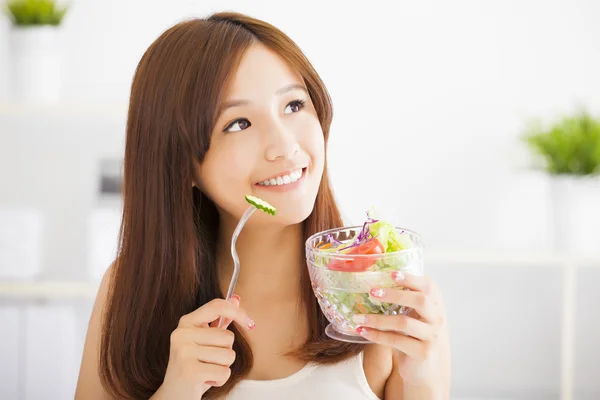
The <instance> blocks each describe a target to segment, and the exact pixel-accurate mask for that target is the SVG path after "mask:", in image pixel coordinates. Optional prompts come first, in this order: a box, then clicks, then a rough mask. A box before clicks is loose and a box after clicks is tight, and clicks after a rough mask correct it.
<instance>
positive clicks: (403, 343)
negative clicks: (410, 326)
mask: <svg viewBox="0 0 600 400" xmlns="http://www.w3.org/2000/svg"><path fill="white" fill-rule="evenodd" d="M357 332H358V333H359V334H360V335H361V336H363V337H364V338H366V339H368V340H369V341H371V342H373V343H377V344H381V345H383V346H388V347H392V348H394V349H396V350H399V351H401V352H403V353H404V354H406V355H407V356H409V357H411V358H414V359H418V360H425V359H427V357H429V352H430V348H431V347H430V342H425V341H421V340H418V339H415V338H413V337H410V336H405V335H403V334H401V333H397V332H384V331H379V330H377V329H372V328H365V327H362V326H361V327H360V328H358V329H357Z"/></svg>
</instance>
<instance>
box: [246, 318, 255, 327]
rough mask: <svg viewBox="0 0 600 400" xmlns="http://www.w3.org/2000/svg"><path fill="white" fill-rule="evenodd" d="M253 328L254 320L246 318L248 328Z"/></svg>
mask: <svg viewBox="0 0 600 400" xmlns="http://www.w3.org/2000/svg"><path fill="white" fill-rule="evenodd" d="M254 328H256V325H255V324H254V321H252V320H251V319H249V318H248V329H250V330H253V329H254Z"/></svg>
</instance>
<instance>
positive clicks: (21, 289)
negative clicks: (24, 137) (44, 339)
mask: <svg viewBox="0 0 600 400" xmlns="http://www.w3.org/2000/svg"><path fill="white" fill-rule="evenodd" d="M428 264H437V265H443V264H460V265H469V266H471V265H472V266H481V268H487V267H495V266H497V267H504V268H519V267H541V268H565V269H566V268H573V269H576V268H579V267H595V268H600V258H586V257H572V256H568V255H559V254H549V253H514V252H513V253H508V252H507V253H493V252H481V253H476V252H460V251H457V252H434V251H432V252H429V253H428V252H427V251H425V265H426V266H427V265H428ZM97 290H98V284H95V283H93V282H90V281H38V282H35V281H34V282H18V281H2V280H1V279H0V300H3V299H20V300H27V299H30V300H31V299H46V300H66V299H76V298H92V299H93V298H95V296H96V292H97Z"/></svg>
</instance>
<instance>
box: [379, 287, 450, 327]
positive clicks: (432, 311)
mask: <svg viewBox="0 0 600 400" xmlns="http://www.w3.org/2000/svg"><path fill="white" fill-rule="evenodd" d="M370 294H371V296H373V297H375V298H376V299H377V300H379V301H382V302H384V303H392V304H398V305H401V306H404V307H408V308H412V309H414V310H415V311H416V312H417V313H418V314H419V315H420V316H421V318H423V319H424V320H425V321H427V322H430V323H433V322H435V321H437V320H438V319H439V318H438V315H437V314H438V313H439V312H438V310H436V307H434V305H433V302H432V301H431V296H428V295H426V294H425V293H423V292H413V291H411V290H402V289H390V288H385V289H384V288H373V289H371V292H370Z"/></svg>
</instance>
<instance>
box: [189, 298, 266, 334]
mask: <svg viewBox="0 0 600 400" xmlns="http://www.w3.org/2000/svg"><path fill="white" fill-rule="evenodd" d="M219 317H224V318H227V319H231V320H233V321H235V322H237V323H238V324H239V325H241V326H244V327H246V328H248V329H254V321H252V319H251V318H250V317H249V316H248V315H247V314H246V312H245V311H244V310H242V309H241V308H239V307H237V306H236V305H234V304H233V303H232V302H230V301H227V300H224V299H214V300H211V301H210V302H208V303H206V304H205V305H203V306H202V307H200V308H198V309H196V310H195V311H193V312H191V313H189V314H187V315H184V316H183V317H181V319H180V320H179V326H181V327H193V326H196V327H208V326H209V324H210V323H211V322H213V321H215V320H216V319H217V318H219Z"/></svg>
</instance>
